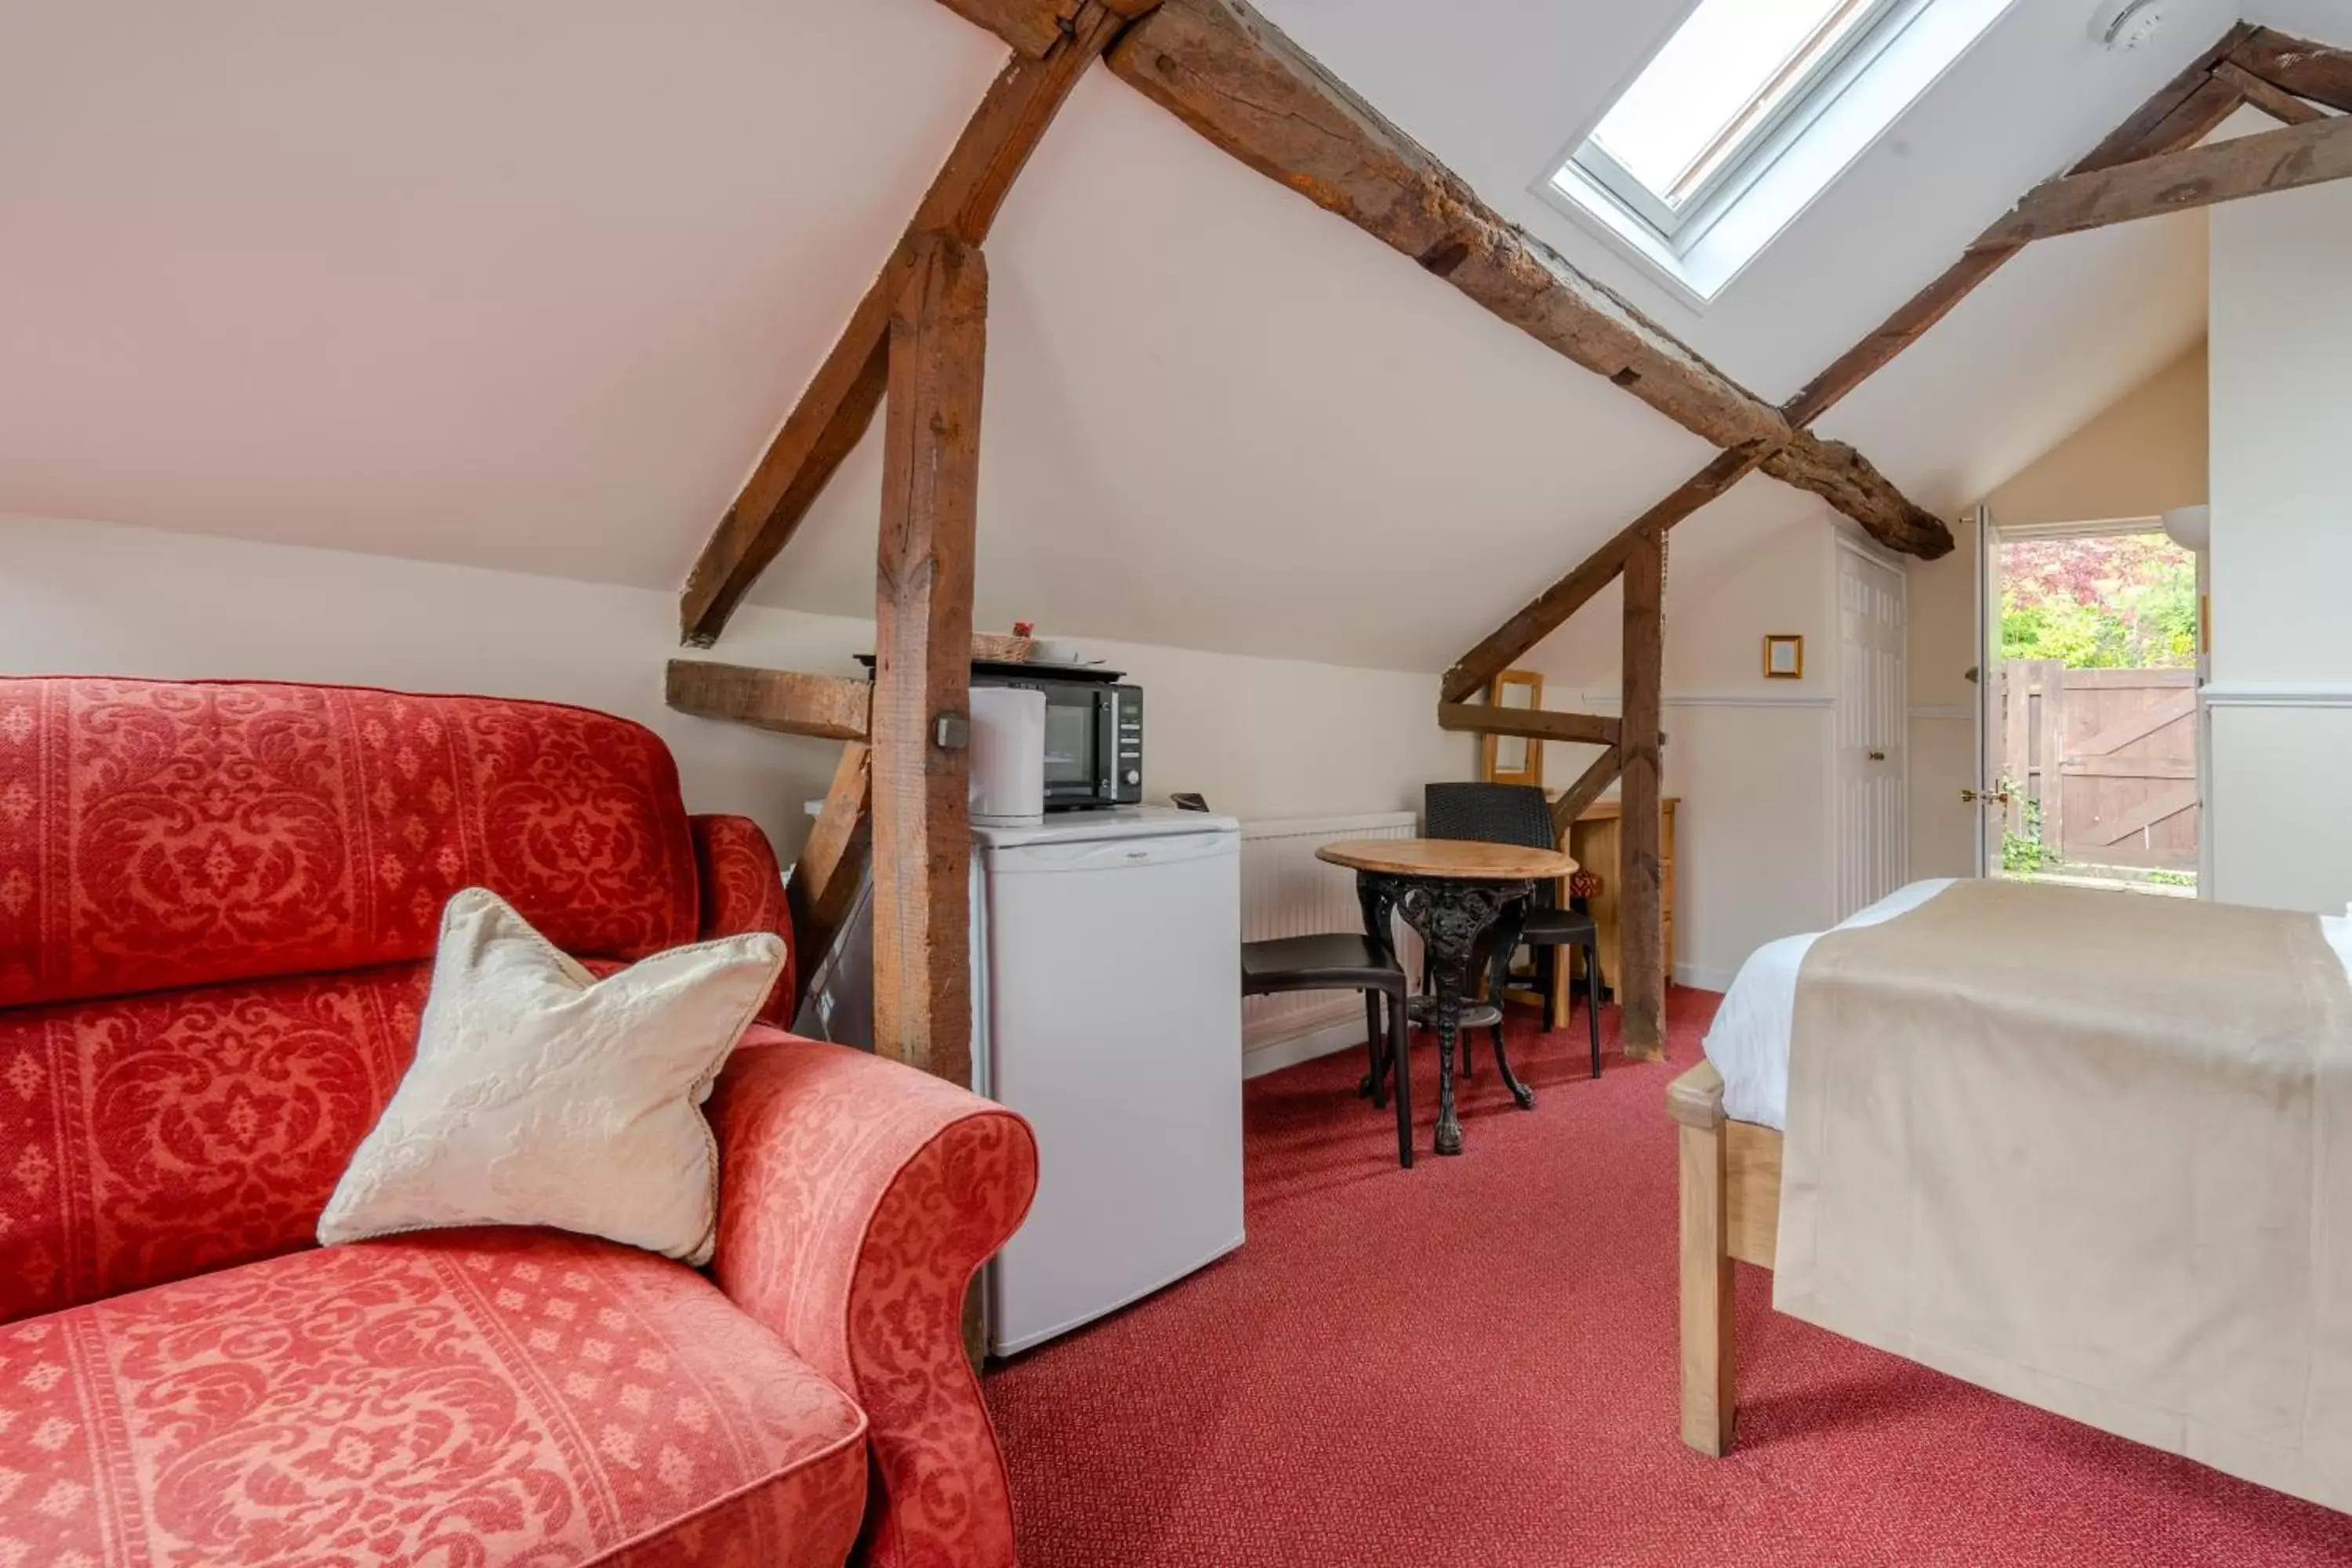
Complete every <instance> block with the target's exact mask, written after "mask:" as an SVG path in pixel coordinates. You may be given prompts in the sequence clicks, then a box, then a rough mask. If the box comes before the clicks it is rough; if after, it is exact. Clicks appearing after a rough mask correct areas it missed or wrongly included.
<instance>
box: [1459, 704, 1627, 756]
mask: <svg viewBox="0 0 2352 1568" xmlns="http://www.w3.org/2000/svg"><path fill="white" fill-rule="evenodd" d="M1437 727H1438V728H1439V729H1441V730H1454V731H1462V732H1465V733H1468V734H1473V735H1524V736H1526V737H1527V738H1528V739H1529V740H1531V741H1566V742H1570V743H1571V744H1576V745H1586V746H1613V745H1615V744H1616V743H1617V730H1618V726H1617V721H1616V720H1614V719H1611V718H1607V717H1604V716H1603V715H1601V714H1599V713H1555V712H1552V711H1551V710H1549V709H1543V708H1496V707H1495V706H1493V705H1492V704H1490V703H1484V702H1444V703H1440V704H1439V705H1438V709H1437Z"/></svg>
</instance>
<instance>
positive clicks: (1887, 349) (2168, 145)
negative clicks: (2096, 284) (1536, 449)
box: [1440, 23, 2310, 702]
mask: <svg viewBox="0 0 2352 1568" xmlns="http://www.w3.org/2000/svg"><path fill="white" fill-rule="evenodd" d="M2260 33H2261V29H2258V28H2255V27H2252V26H2248V25H2246V24H2244V23H2241V24H2239V25H2238V26H2234V27H2232V28H2231V29H2230V30H2229V31H2228V32H2227V33H2225V34H2223V35H2222V36H2221V39H2220V41H2218V42H2217V43H2215V44H2214V45H2213V47H2211V48H2210V49H2208V50H2206V51H2205V53H2204V54H2202V55H2200V56H2199V57H2198V58H2196V59H2194V60H2192V61H2190V62H2189V65H2188V66H2187V67H2186V68H2183V69H2182V70H2181V71H2180V73H2179V75H2177V76H2175V77H2174V78H2173V79H2171V80H2170V81H2168V82H2167V83H2166V84H2165V85H2164V86H2163V87H2161V88H2159V89H2157V90H2156V91H2155V92H2154V93H2152V94H2151V95H2149V97H2148V99H2147V101H2146V102H2144V103H2142V104H2141V105H2140V106H2139V108H2138V109H2137V110H2133V111H2132V113H2131V115H2130V116H2129V117H2128V118H2126V120H2125V121H2124V122H2123V123H2122V124H2121V125H2118V126H2116V129H2115V130H2114V131H2113V132H2109V133H2108V135H2107V136H2106V137H2105V140H2103V141H2101V142H2100V143H2099V144H2098V145H2097V146H2096V147H2094V148H2093V149H2092V150H2091V151H2090V152H2089V153H2085V154H2084V156H2083V158H2082V159H2081V160H2080V161H2079V162H2077V163H2075V164H2074V168H2073V169H2072V170H2070V171H2069V173H2070V174H2087V173H2091V172H2094V171H2096V170H2099V169H2105V168H2112V167H2115V166H2116V165H2119V164H2122V163H2128V162H2130V161H2132V160H2133V159H2137V158H2147V157H2152V156H2157V155H2160V154H2163V153H2172V152H2176V151H2178V150H2179V149H2181V148H2185V147H2190V146H2193V145H2195V144H2196V143H2197V142H2200V141H2202V140H2204V138H2205V137H2206V136H2208V135H2210V133H2211V132H2213V131H2214V130H2215V128H2217V127H2218V126H2220V124H2221V121H2224V120H2227V119H2228V118H2229V117H2230V116H2231V114H2232V113H2234V112H2236V110H2238V108H2239V106H2240V105H2241V104H2242V103H2243V102H2244V101H2245V100H2244V98H2243V96H2242V94H2241V93H2240V92H2239V91H2238V90H2237V89H2235V88H2233V87H2231V86H2230V85H2229V84H2228V83H2227V82H2226V81H2221V80H2219V79H2216V76H2215V71H2216V69H2217V68H2219V67H2220V66H2221V64H2222V63H2223V62H2224V61H2225V60H2227V59H2230V58H2232V51H2233V50H2237V49H2239V48H2241V47H2243V46H2246V45H2247V44H2248V43H2249V42H2250V41H2251V40H2253V39H2255V38H2256V37H2258V36H2259V34H2260ZM2309 48H2310V46H2305V49H2306V50H2308V49H2309ZM2266 58H2268V57H2266ZM2297 58H2308V56H2307V55H2305V56H2299V57H2297ZM1994 227H1995V229H1998V228H1999V227H2000V225H1998V224H1997V225H1995V226H1994ZM1991 233H1992V231H1988V233H1987V236H1985V237H1979V239H1978V240H1977V241H1976V243H1974V244H1973V245H1971V246H1970V247H1969V248H1968V249H1967V250H1966V251H1964V252H1963V253H1962V254H1961V256H1960V258H1959V259H1958V261H1955V262H1954V263H1953V264H1952V265H1951V266H1950V267H1948V268H1946V269H1945V270H1944V273H1943V275H1942V276H1941V277H1938V278H1937V279H1936V280H1935V281H1934V282H1932V283H1930V284H1928V285H1927V287H1926V288H1924V289H1920V290H1919V291H1918V292H1917V293H1916V294H1914V295H1913V296H1912V297H1911V298H1910V299H1909V300H1906V301H1904V303H1903V304H1902V305H1901V306H1899V307H1898V308H1897V309H1896V310H1895V313H1894V314H1893V315H1891V316H1889V317H1888V318H1887V319H1886V320H1885V321H1883V322H1881V323H1880V324H1879V326H1878V328H1877V329H1876V330H1875V331H1872V332H1871V333H1870V334H1869V335H1867V336H1865V337H1864V338H1863V339H1862V341H1861V342H1857V343H1855V344H1854V345H1853V347H1852V348H1850V349H1848V350H1847V351H1846V352H1845V353H1843V354H1841V355H1839V356H1838V357H1837V358H1836V359H1835V360H1834V361H1832V362H1831V363H1830V365H1829V366H1828V368H1827V369H1825V370H1823V371H1822V373H1821V374H1819V375H1817V376H1815V377H1814V378H1813V379H1812V380H1811V381H1810V382H1808V383H1807V384H1805V385H1804V386H1803V388H1801V390H1800V391H1799V392H1798V393H1797V395H1795V396H1794V397H1791V398H1790V400H1789V401H1788V402H1787V403H1786V404H1785V405H1782V410H1781V411H1782V413H1783V414H1784V415H1785V416H1787V418H1788V420H1789V422H1790V425H1791V426H1797V427H1800V428H1801V427H1802V426H1810V425H1811V423H1812V422H1813V421H1814V420H1816V419H1818V418H1820V417H1821V416H1822V415H1824V414H1826V413H1828V412H1829V411H1830V409H1831V408H1832V407H1834V406H1835V405H1837V404H1838V403H1839V402H1840V401H1842V400H1843V398H1844V397H1845V395H1847V394H1848V393H1850V392H1852V391H1853V389H1854V388H1855V387H1857V386H1860V385H1861V384H1863V383H1864V381H1866V380H1868V379H1869V378H1870V376H1871V375H1872V374H1874V373H1875V372H1877V371H1878V370H1880V369H1881V368H1883V367H1884V366H1885V364H1886V363H1887V362H1888V361H1889V360H1891V359H1893V358H1894V357H1895V355H1896V354H1898V353H1902V352H1903V351H1904V350H1905V349H1906V348H1908V347H1909V346H1910V345H1911V344H1912V343H1914V342H1917V341H1918V340H1919V338H1920V336H1921V335H1922V334H1923V333H1925V332H1926V331H1927V329H1928V328H1930V327H1932V326H1934V325H1935V324H1936V323H1937V321H1942V320H1943V319H1944V317H1945V316H1946V315H1948V314H1949V313H1950V311H1951V310H1952V309H1953V307H1954V306H1956V305H1958V303H1959V302H1960V301H1961V300H1965V299H1967V298H1968V297H1969V294H1971V293H1972V292H1974V291H1975V289H1976V288H1977V286H1978V285H1979V284H1981V283H1982V282H1983V281H1984V280H1985V279H1988V278H1990V277H1991V276H1992V275H1993V274H1994V273H1995V272H1997V271H1999V270H2000V268H2001V267H2002V266H2003V265H2005V264H2006V263H2007V262H2008V261H2009V259H2010V258H2011V257H2013V256H2015V255H2016V254H2017V253H2018V252H2019V251H2020V250H2021V249H2023V248H2024V242H2023V241H2021V240H2020V241H2005V242H2004V241H1996V240H1993V239H1991V238H1990V235H1991ZM1808 438H1810V437H1808ZM1824 445H1828V444H1824ZM1847 450H1848V451H1851V450H1852V449H1851V448H1847ZM1855 456H1856V457H1857V458H1858V457H1859V454H1855ZM1774 463H1777V465H1778V469H1777V471H1776V472H1775V474H1774V477H1775V478H1779V479H1787V480H1789V481H1790V482H1791V483H1797V484H1803V485H1804V486H1805V488H1807V489H1815V490H1816V491H1817V492H1818V491H1819V486H1818V485H1815V484H1811V483H1807V482H1806V481H1807V479H1823V478H1829V479H1833V471H1831V472H1825V471H1824V468H1823V466H1822V465H1820V464H1818V463H1816V464H1813V465H1811V466H1810V467H1811V470H1812V471H1811V472H1807V473H1805V475H1804V477H1803V478H1799V477H1798V475H1799V473H1800V472H1801V471H1802V470H1805V469H1806V468H1808V467H1809V465H1807V464H1806V463H1805V462H1803V461H1802V460H1801V459H1796V458H1789V457H1785V456H1782V455H1781V450H1780V447H1777V446H1774V445H1772V444H1769V443H1759V445H1757V446H1755V447H1749V448H1747V449H1744V450H1743V449H1738V448H1734V449H1730V450H1727V451H1725V452H1724V453H1722V454H1721V455H1720V456H1718V457H1717V458H1715V459H1714V460H1713V461H1712V462H1710V463H1709V464H1708V465H1707V466H1706V468H1702V469H1700V470H1699V471H1698V472H1697V473H1696V474H1694V475H1692V476H1691V477H1690V478H1689V479H1685V480H1684V481H1683V483H1682V484H1681V485H1680V486H1679V487H1678V488H1677V489H1675V490H1674V491H1673V493H1671V494H1670V495H1668V496H1667V497H1666V498H1665V499H1664V500H1661V501H1659V502H1658V503H1657V504H1656V505H1655V506H1654V507H1652V508H1651V509H1650V510H1648V511H1646V512H1644V513H1643V514H1642V515H1641V516H1640V517H1638V518H1636V519H1634V520H1633V522H1631V523H1629V524H1627V525H1626V526H1625V528H1624V529H1623V530H1622V531H1620V532H1618V533H1617V534H1616V535H1615V536H1614V537H1613V538H1612V539H1611V540H1610V541H1609V542H1607V543H1605V544H1603V545H1601V548H1600V549H1598V550H1596V551H1594V552H1592V553H1591V555H1588V556H1587V557H1585V559H1584V560H1582V561H1580V562H1579V563H1577V564H1576V565H1575V566H1574V567H1573V568H1571V569H1570V571H1569V573H1568V574H1566V575H1565V576H1563V577H1561V578H1560V579H1559V581H1558V582H1556V583H1554V584H1552V585H1551V586H1550V587H1549V588H1546V589H1545V590H1544V591H1543V592H1542V593H1540V594H1538V595H1536V597H1535V598H1534V599H1532V600H1530V601H1529V602H1528V605H1527V606H1526V607H1525V608H1524V609H1522V610H1520V611H1519V613H1518V614H1517V615H1515V616H1512V617H1511V618H1510V619H1509V620H1508V621H1506V622H1505V623H1504V624H1503V625H1502V626H1499V627H1497V628H1496V630H1495V631H1494V632H1493V633H1492V634H1490V635H1489V636H1488V637H1486V639H1485V640H1484V641H1482V642H1480V643H1479V644H1478V646H1477V647H1474V648H1472V649H1471V650H1470V651H1469V652H1468V653H1466V654H1465V655H1463V656H1462V658H1461V659H1460V661H1459V662H1457V663H1456V664H1455V665H1454V668H1452V669H1450V670H1448V671H1447V672H1446V675H1445V679H1444V681H1443V682H1442V683H1441V685H1440V698H1441V700H1443V701H1446V702H1458V701H1460V700H1462V699H1463V698H1465V697H1466V696H1468V695H1469V694H1470V693H1472V692H1474V691H1476V690H1478V689H1480V688H1481V687H1483V686H1485V685H1486V682H1488V681H1489V680H1492V679H1494V678H1495V676H1496V673H1497V672H1499V671H1501V670H1504V669H1507V668H1510V666H1511V664H1512V662H1513V661H1514V660H1516V659H1517V658H1519V657H1520V656H1521V655H1523V654H1525V653H1526V652H1527V651H1528V649H1529V648H1531V647H1535V646H1536V644H1538V643H1539V642H1541V641H1542V640H1543V639H1544V638H1545V637H1549V636H1550V635H1551V634H1552V633H1553V632H1554V631H1556V630H1558V629H1559V626H1561V625H1562V624H1563V623H1564V622H1566V621H1567V619H1568V617H1569V616H1572V615H1574V614H1575V613H1576V612H1577V611H1578V610H1579V609H1580V608H1581V607H1582V606H1583V605H1586V604H1587V603H1589V602H1590V601H1591V598H1592V597H1593V595H1596V594H1598V593H1600V592H1601V590H1602V589H1603V588H1606V587H1607V586H1608V585H1609V584H1611V583H1612V582H1614V581H1615V580H1616V578H1617V574H1619V573H1620V572H1622V570H1623V569H1624V565H1625V561H1626V558H1627V556H1628V555H1629V554H1630V552H1631V551H1632V547H1633V542H1634V541H1635V540H1636V539H1637V538H1638V537H1639V536H1640V535H1641V534H1642V533H1643V531H1646V530H1649V529H1653V528H1654V529H1657V530H1659V531H1661V532H1663V531H1665V530H1668V529H1671V528H1673V527H1674V525H1675V524H1676V523H1678V522H1680V521H1683V520H1684V519H1685V518H1687V517H1689V516H1690V515H1691V514H1692V513H1693V512H1696V511H1697V510H1699V509H1700V508H1701V507H1703V506H1705V505H1706V503H1707V502H1709V501H1711V500H1715V499H1716V498H1717V496H1719V495H1721V494H1723V493H1724V492H1725V491H1726V490H1728V489H1731V488H1732V486H1734V485H1736V484H1738V482H1739V481H1740V480H1741V479H1745V478H1747V477H1748V474H1749V473H1750V472H1752V471H1754V470H1755V469H1756V468H1762V467H1766V466H1768V465H1769V464H1774ZM1939 526H1940V525H1939ZM1947 538H1948V533H1947ZM1947 548H1948V546H1947Z"/></svg>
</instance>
